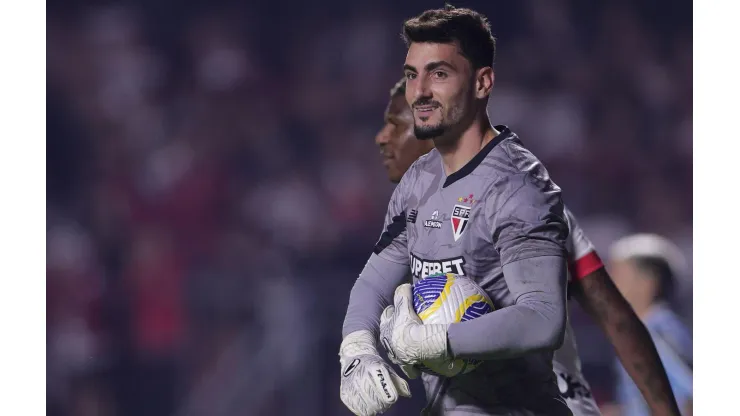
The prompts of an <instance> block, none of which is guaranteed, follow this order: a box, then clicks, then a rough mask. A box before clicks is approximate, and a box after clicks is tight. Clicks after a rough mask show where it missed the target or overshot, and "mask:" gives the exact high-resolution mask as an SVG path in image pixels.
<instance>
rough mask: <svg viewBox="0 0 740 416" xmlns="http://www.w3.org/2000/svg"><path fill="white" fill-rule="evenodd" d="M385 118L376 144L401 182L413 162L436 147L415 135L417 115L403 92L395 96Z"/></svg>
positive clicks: (392, 176)
mask: <svg viewBox="0 0 740 416" xmlns="http://www.w3.org/2000/svg"><path fill="white" fill-rule="evenodd" d="M384 118H385V123H384V125H383V128H382V129H381V130H380V131H379V132H378V134H377V135H376V136H375V144H377V145H378V147H380V154H381V155H382V156H383V166H385V169H386V171H387V172H388V179H390V180H391V182H393V183H398V182H399V181H400V180H401V178H402V177H403V174H404V173H406V171H407V170H408V168H410V167H411V164H412V163H414V161H415V160H416V159H418V158H419V157H421V156H422V155H424V154H426V153H427V152H429V151H430V150H432V147H433V146H434V144H433V143H432V142H431V141H421V140H416V138H415V137H414V116H413V115H412V114H411V109H410V108H409V106H408V104H406V99H405V98H404V97H403V96H402V95H397V96H395V97H393V98H392V99H391V101H390V102H389V103H388V107H387V108H386V110H385V117H384Z"/></svg>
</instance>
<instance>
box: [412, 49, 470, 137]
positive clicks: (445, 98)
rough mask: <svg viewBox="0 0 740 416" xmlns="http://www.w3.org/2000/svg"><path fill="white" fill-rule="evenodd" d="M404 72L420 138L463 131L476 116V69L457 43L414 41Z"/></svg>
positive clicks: (451, 134) (415, 129)
mask: <svg viewBox="0 0 740 416" xmlns="http://www.w3.org/2000/svg"><path fill="white" fill-rule="evenodd" d="M404 73H405V75H406V101H407V102H408V104H409V105H410V106H411V109H412V110H413V116H414V134H415V135H416V138H417V139H420V140H426V139H439V138H443V137H451V136H454V135H456V134H460V133H462V132H463V131H464V130H465V129H466V126H467V125H469V124H470V123H471V122H472V121H473V119H474V118H475V113H476V111H475V101H476V96H475V91H474V88H473V87H474V82H473V81H474V79H473V75H474V71H473V69H472V64H471V63H470V61H468V60H467V59H466V58H465V57H464V56H463V55H462V54H461V53H460V51H459V48H458V46H457V43H432V42H424V43H412V44H411V45H410V46H409V50H408V53H407V55H406V63H405V64H404Z"/></svg>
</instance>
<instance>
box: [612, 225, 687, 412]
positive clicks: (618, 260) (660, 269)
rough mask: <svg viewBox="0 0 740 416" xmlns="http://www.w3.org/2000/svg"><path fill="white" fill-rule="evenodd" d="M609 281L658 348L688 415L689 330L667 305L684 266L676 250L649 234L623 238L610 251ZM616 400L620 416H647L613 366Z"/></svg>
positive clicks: (628, 382) (624, 375) (623, 375)
mask: <svg viewBox="0 0 740 416" xmlns="http://www.w3.org/2000/svg"><path fill="white" fill-rule="evenodd" d="M609 260H610V267H611V272H612V276H614V282H615V283H616V285H617V287H618V288H619V290H620V291H621V292H622V293H623V294H624V297H625V298H626V299H627V301H629V303H630V304H631V305H632V308H633V309H634V310H635V312H636V313H637V315H638V316H639V317H640V319H642V321H643V322H644V323H645V326H647V329H648V331H650V335H651V336H652V338H653V340H654V341H655V345H656V347H657V348H658V354H659V355H660V359H661V360H662V361H663V365H664V366H665V369H666V372H667V373H668V379H669V380H670V383H671V387H672V388H673V393H674V394H675V396H676V398H677V399H678V403H679V405H680V407H681V410H683V414H684V415H687V414H691V408H692V402H693V371H692V366H693V364H692V361H693V347H692V337H691V332H690V331H689V330H688V328H686V326H685V325H684V324H683V322H681V319H680V318H679V317H678V315H676V314H675V313H674V312H673V311H672V310H671V309H670V307H669V306H668V303H667V302H666V299H668V296H670V293H671V288H672V287H673V284H674V281H675V278H676V276H677V275H679V274H680V273H681V272H682V271H683V269H684V268H685V259H684V257H683V255H682V254H681V252H680V251H679V249H678V247H676V246H675V245H673V243H671V242H670V241H668V240H666V239H665V238H663V237H660V236H657V235H654V234H637V235H633V236H629V237H625V238H623V239H621V240H619V241H617V242H616V243H614V245H613V246H612V248H611V249H610V253H609ZM617 377H618V383H617V400H618V402H619V404H620V406H621V408H622V409H621V410H622V413H623V414H625V415H630V416H632V415H634V416H642V415H649V414H652V413H651V411H649V410H648V407H647V406H646V404H645V402H644V401H643V399H642V397H640V394H639V391H638V389H637V387H636V386H635V384H634V383H633V382H632V380H630V378H629V377H628V376H627V373H626V371H625V369H624V367H623V366H622V365H620V364H619V363H617Z"/></svg>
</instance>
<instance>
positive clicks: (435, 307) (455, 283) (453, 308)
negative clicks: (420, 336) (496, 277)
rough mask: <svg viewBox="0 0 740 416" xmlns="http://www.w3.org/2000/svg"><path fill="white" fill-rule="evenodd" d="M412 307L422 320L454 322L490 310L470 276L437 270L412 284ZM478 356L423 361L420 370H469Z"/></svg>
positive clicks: (453, 372)
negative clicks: (466, 358)
mask: <svg viewBox="0 0 740 416" xmlns="http://www.w3.org/2000/svg"><path fill="white" fill-rule="evenodd" d="M413 297H414V310H415V311H416V313H417V314H418V315H419V318H421V321H422V322H423V323H424V324H454V323H458V322H465V321H469V320H471V319H475V318H478V317H480V316H483V315H485V314H487V313H491V312H493V311H494V309H495V308H494V306H493V302H491V299H490V298H489V297H488V295H487V294H486V292H485V291H484V290H483V289H482V288H481V287H480V286H478V284H477V283H475V282H474V281H473V280H472V279H470V278H468V277H465V276H458V275H455V274H454V273H446V274H437V275H432V276H429V277H426V278H424V279H421V280H419V281H417V282H416V283H415V284H414V288H413ZM480 364H481V361H480V360H472V359H468V360H464V359H451V360H435V361H424V362H423V363H422V364H421V365H420V366H419V367H420V369H421V370H422V371H425V372H428V373H431V374H435V375H441V376H445V377H453V376H456V375H458V374H465V373H469V372H470V371H473V370H474V369H475V368H476V367H478V366H479V365H480Z"/></svg>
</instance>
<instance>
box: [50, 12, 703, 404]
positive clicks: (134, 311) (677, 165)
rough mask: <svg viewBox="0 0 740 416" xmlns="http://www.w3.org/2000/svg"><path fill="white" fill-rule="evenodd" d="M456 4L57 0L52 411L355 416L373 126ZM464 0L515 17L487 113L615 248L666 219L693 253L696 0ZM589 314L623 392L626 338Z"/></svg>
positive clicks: (503, 24)
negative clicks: (351, 381) (346, 343)
mask: <svg viewBox="0 0 740 416" xmlns="http://www.w3.org/2000/svg"><path fill="white" fill-rule="evenodd" d="M106 4H108V5H106ZM441 4H442V3H441V2H428V1H425V2H423V1H419V0H414V1H404V2H396V1H391V0H382V1H374V2H359V1H357V2H341V1H322V2H298V1H293V2H284V1H261V0H260V1H241V2H235V1H234V2H225V1H209V2H206V1H178V2H176V1H164V0H160V1H157V0H152V1H127V2H120V3H118V4H117V5H110V3H108V2H91V1H80V0H69V1H64V2H61V1H59V2H50V3H48V14H47V82H48V90H47V91H48V92H47V128H48V133H47V149H48V152H47V216H48V218H47V270H48V272H47V402H48V408H49V413H48V414H49V415H74V416H87V415H139V416H163V415H178V416H185V415H212V416H228V415H343V414H348V413H347V411H346V409H344V407H343V405H342V404H341V402H340V400H339V394H338V385H339V367H338V357H337V349H338V345H339V342H340V336H341V334H340V329H341V322H342V318H343V314H344V311H345V308H346V304H347V299H348V293H349V290H350V288H351V286H352V284H353V282H354V279H355V278H356V276H357V274H358V272H359V271H360V269H361V267H362V266H363V264H364V262H365V260H366V259H367V256H368V255H369V253H370V250H371V247H372V246H373V244H374V242H375V240H376V239H377V237H378V235H379V233H380V231H381V229H380V228H381V226H382V217H383V214H384V212H385V207H386V204H387V201H388V198H389V196H390V193H391V191H392V185H391V184H389V183H388V182H387V180H386V178H385V173H384V171H383V169H382V166H381V163H380V156H379V155H378V151H377V149H376V148H375V147H374V145H373V138H374V135H375V133H376V132H377V130H378V129H379V128H380V126H381V122H382V112H383V110H384V107H385V104H386V102H387V100H388V91H389V89H390V87H391V86H392V85H393V84H394V83H395V82H396V81H397V80H398V79H399V78H400V76H401V72H402V71H401V63H402V62H403V59H404V53H405V49H404V47H403V44H402V42H401V40H400V38H399V36H398V33H399V31H400V27H401V22H402V21H403V19H404V18H407V17H411V16H413V15H416V14H418V13H419V12H421V11H422V10H424V9H425V8H430V7H438V6H441ZM453 4H455V5H458V6H468V7H473V8H475V9H476V10H478V11H480V12H483V13H484V14H486V15H487V16H488V17H489V18H490V20H491V23H492V28H493V31H494V34H495V35H496V36H497V37H498V40H499V42H498V46H499V49H498V56H497V63H496V85H495V88H494V92H493V95H492V100H491V105H490V114H491V117H492V120H493V121H494V122H496V123H502V124H508V125H509V126H511V127H512V129H513V130H514V131H516V132H518V133H519V134H520V136H521V137H522V138H523V140H524V141H525V143H526V144H527V145H528V146H529V147H530V148H531V149H532V150H533V151H534V152H535V153H536V154H537V155H538V156H539V157H540V158H541V159H542V160H543V161H544V162H545V163H546V165H547V167H548V169H549V170H550V173H551V174H552V176H553V178H554V179H555V181H556V182H557V183H558V184H559V185H560V186H561V187H562V188H563V189H564V195H565V199H566V202H567V204H568V205H569V206H570V207H571V209H572V210H573V211H574V212H575V213H576V215H578V216H579V218H580V219H581V222H582V225H583V227H584V229H585V230H586V232H587V233H588V234H589V235H590V237H591V238H592V239H593V240H594V242H595V244H596V246H597V248H598V249H600V250H601V251H602V253H603V252H604V251H605V250H606V248H607V247H608V245H609V242H610V241H613V240H614V239H615V238H617V237H620V236H623V235H625V234H627V233H629V232H635V231H651V232H658V233H661V234H664V235H666V236H668V237H670V238H672V239H674V241H675V242H676V243H677V244H679V246H680V247H681V248H682V249H683V250H684V252H685V254H686V255H687V256H688V257H689V259H690V258H691V250H692V222H691V221H692V179H691V175H692V133H691V132H692V34H691V7H690V3H689V2H685V1H681V2H675V1H667V0H660V1H659V0H655V1H650V2H643V1H637V0H632V1H627V0H611V1H599V2H595V1H590V0H570V1H568V0H547V1H536V0H527V1H516V2H513V1H506V2H504V1H501V2H492V1H464V2H463V1H460V2H453ZM681 278H682V280H681V284H680V285H679V290H678V291H677V293H676V296H675V299H673V301H674V304H675V306H676V307H677V309H678V310H679V312H680V313H681V314H682V316H683V317H684V318H685V319H686V321H687V323H688V324H689V325H690V324H691V308H692V306H691V287H692V283H691V282H692V276H691V275H685V276H681ZM573 323H574V326H575V327H576V331H577V333H578V337H579V338H578V341H579V347H580V350H581V354H582V359H583V361H584V366H585V372H586V374H587V376H588V377H589V379H590V381H591V384H592V387H593V388H594V394H595V395H596V396H597V398H598V399H599V400H600V401H601V402H608V401H609V400H610V399H611V389H612V387H613V381H612V373H611V371H612V370H611V366H612V360H613V356H612V352H611V347H610V346H609V344H608V342H607V341H606V340H605V339H604V337H603V336H602V335H601V333H600V332H599V330H598V328H596V327H595V325H594V324H593V323H592V322H591V321H590V319H589V318H588V317H586V316H584V314H583V313H581V312H580V311H578V310H577V309H576V310H575V311H574V314H573ZM414 392H415V393H416V397H415V398H414V399H412V400H405V401H402V402H400V403H399V404H397V405H396V406H395V407H394V408H393V409H392V410H391V411H390V412H389V413H388V414H390V415H404V414H417V413H416V411H417V410H418V409H420V408H421V407H422V401H423V394H422V392H421V391H420V390H419V386H418V385H416V384H415V385H414Z"/></svg>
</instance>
